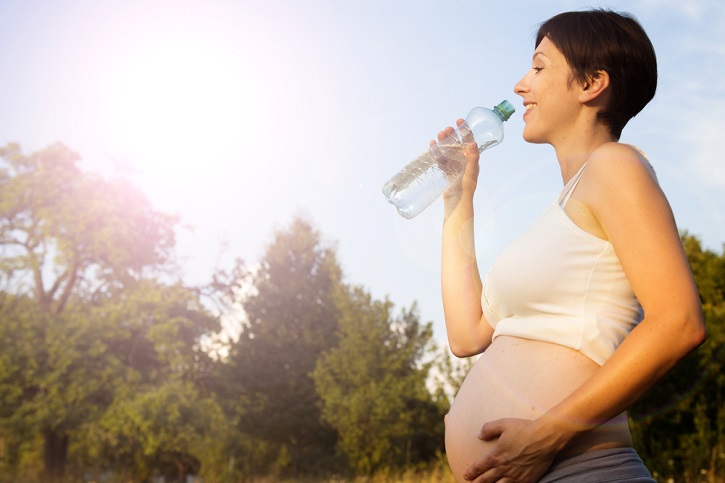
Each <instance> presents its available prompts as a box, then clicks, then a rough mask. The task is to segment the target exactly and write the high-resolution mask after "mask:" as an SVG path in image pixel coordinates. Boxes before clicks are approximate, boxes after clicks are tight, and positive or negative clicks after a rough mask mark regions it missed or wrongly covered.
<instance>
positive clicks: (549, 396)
mask: <svg viewBox="0 0 725 483" xmlns="http://www.w3.org/2000/svg"><path fill="white" fill-rule="evenodd" d="M598 368H599V365H598V364H597V363H595V362H594V361H592V360H591V359H589V358H588V357H586V356H584V355H583V354H581V353H580V352H578V351H576V350H573V349H570V348H568V347H564V346H560V345H556V344H551V343H548V342H539V341H533V340H527V339H520V338H518V337H508V336H501V337H497V338H496V340H495V341H494V342H493V343H492V344H491V345H490V346H489V347H488V349H486V351H485V352H484V353H483V354H482V355H481V357H480V358H479V359H478V361H476V364H475V365H474V366H473V368H472V369H471V371H470V372H469V373H468V376H466V380H465V381H464V382H463V385H462V386H461V388H460V390H459V391H458V394H457V395H456V398H455V400H454V401H453V404H452V406H451V410H450V412H449V413H448V415H447V417H446V453H447V456H448V463H449V465H450V467H451V470H452V471H453V474H454V476H455V478H456V481H464V480H463V472H464V471H465V470H466V468H468V466H469V465H470V464H471V463H473V462H474V461H475V460H477V459H478V458H480V457H481V456H484V455H485V454H486V452H487V450H488V449H490V448H491V447H492V446H493V444H494V442H484V441H481V440H480V439H478V434H479V432H480V430H481V426H483V424H484V423H486V422H488V421H494V420H496V419H501V418H521V419H536V418H537V417H538V416H540V415H541V414H543V413H545V412H546V411H548V410H549V409H550V408H552V407H554V406H555V405H557V404H558V403H559V402H560V401H562V400H563V399H564V398H566V397H567V396H568V395H569V394H571V393H572V392H574V390H576V389H577V388H578V387H579V386H581V385H582V384H583V383H584V381H586V380H587V379H588V378H589V377H590V376H591V375H592V374H593V373H594V371H596V370H597V369H598ZM631 445H632V439H631V435H630V432H629V425H628V422H627V415H626V413H622V414H620V415H619V416H617V417H615V418H613V419H612V420H610V421H609V422H607V423H605V424H603V425H601V426H599V427H598V428H597V429H594V430H591V431H589V432H587V433H585V434H584V435H582V436H580V437H578V438H577V439H576V441H573V442H572V443H570V444H569V445H568V446H567V447H566V448H565V449H564V450H563V451H562V453H561V454H560V455H559V457H562V456H566V455H574V454H580V453H584V452H587V451H593V450H597V449H604V448H617V447H626V446H631Z"/></svg>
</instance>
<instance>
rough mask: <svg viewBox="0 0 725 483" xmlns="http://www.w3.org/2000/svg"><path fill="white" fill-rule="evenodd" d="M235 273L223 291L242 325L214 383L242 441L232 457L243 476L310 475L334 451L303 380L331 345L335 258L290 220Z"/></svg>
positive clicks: (337, 280)
mask: <svg viewBox="0 0 725 483" xmlns="http://www.w3.org/2000/svg"><path fill="white" fill-rule="evenodd" d="M236 269H237V270H236V275H235V276H234V277H232V280H231V281H227V282H225V283H226V284H227V285H228V286H229V287H231V292H230V295H231V298H230V300H232V301H237V302H239V303H240V304H241V306H242V308H243V310H244V313H245V314H246V319H247V320H246V324H245V326H244V327H243V329H242V332H241V335H240V337H239V340H238V341H237V342H235V343H234V344H232V345H231V348H230V352H229V356H228V359H227V361H226V363H225V365H224V366H223V367H222V368H221V372H220V377H219V381H220V386H221V389H220V390H221V391H222V394H223V397H224V399H225V400H227V401H229V402H230V404H229V405H228V406H227V411H228V412H229V414H230V415H231V416H232V417H233V418H234V420H235V421H236V422H237V428H238V430H239V431H240V432H241V433H242V434H243V435H245V437H246V442H242V443H240V447H238V448H236V449H235V450H234V451H236V452H237V453H241V454H237V456H238V457H239V460H240V461H242V462H243V464H244V465H245V468H246V471H248V472H253V471H261V472H268V471H282V470H286V474H290V473H292V474H299V473H309V472H314V471H316V470H317V469H319V468H320V467H322V466H324V465H325V464H326V463H328V462H329V458H330V455H332V454H333V453H334V447H335V432H334V431H333V430H332V428H330V427H329V426H328V425H326V424H325V423H323V422H322V420H321V417H320V409H319V406H318V398H317V394H316V392H315V386H314V382H313V380H312V378H311V373H312V371H313V370H314V368H315V364H316V362H317V359H318V358H319V356H320V354H322V353H323V352H324V351H325V350H327V349H329V348H331V347H333V346H334V345H335V344H336V342H337V320H338V310H337V308H336V306H335V303H334V300H333V294H334V293H335V292H336V291H337V290H339V289H340V286H341V283H342V282H341V272H340V268H339V265H338V262H337V259H336V255H335V251H334V250H333V249H332V248H330V247H329V246H326V245H324V244H323V242H322V239H321V236H320V234H319V233H318V232H317V231H316V230H315V229H314V228H313V227H312V225H311V223H310V222H309V221H306V220H304V219H302V218H301V217H296V218H295V219H294V220H293V221H292V223H291V225H290V227H289V228H288V229H287V230H280V231H278V232H277V233H276V234H275V236H274V239H273V241H272V243H270V244H269V245H268V246H267V247H266V250H265V253H264V256H263V258H262V260H261V262H260V263H259V266H258V267H256V268H255V269H249V268H247V267H246V266H245V265H244V264H242V263H240V264H239V265H238V266H237V267H236Z"/></svg>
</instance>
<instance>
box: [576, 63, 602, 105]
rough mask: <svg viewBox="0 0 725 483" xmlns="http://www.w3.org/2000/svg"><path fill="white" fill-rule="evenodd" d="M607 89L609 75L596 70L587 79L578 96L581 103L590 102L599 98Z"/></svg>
mask: <svg viewBox="0 0 725 483" xmlns="http://www.w3.org/2000/svg"><path fill="white" fill-rule="evenodd" d="M608 88H609V74H608V73H607V71H605V70H598V71H597V72H596V73H595V74H594V75H592V76H590V77H589V78H588V79H587V82H586V83H585V84H584V85H583V86H582V90H581V92H580V94H579V100H580V101H581V102H591V101H593V100H594V99H596V98H597V97H599V96H601V95H602V94H604V93H605V92H607V89H608Z"/></svg>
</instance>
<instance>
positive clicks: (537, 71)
mask: <svg viewBox="0 0 725 483" xmlns="http://www.w3.org/2000/svg"><path fill="white" fill-rule="evenodd" d="M531 69H532V70H533V71H534V72H535V73H537V74H538V73H539V72H541V70H542V69H543V67H532V68H531Z"/></svg>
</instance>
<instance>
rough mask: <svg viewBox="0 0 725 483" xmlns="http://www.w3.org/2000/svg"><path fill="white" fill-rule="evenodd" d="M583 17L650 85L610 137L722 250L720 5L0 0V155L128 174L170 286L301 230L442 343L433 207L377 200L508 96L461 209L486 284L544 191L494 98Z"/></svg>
mask: <svg viewBox="0 0 725 483" xmlns="http://www.w3.org/2000/svg"><path fill="white" fill-rule="evenodd" d="M590 7H606V8H612V9H614V10H618V11H627V12H630V13H632V14H634V15H635V16H636V17H637V18H638V19H639V21H640V22H641V23H642V25H643V26H644V28H645V30H646V31H647V32H648V34H649V36H650V38H651V40H652V42H653V44H654V46H655V50H656V51H657V55H658V66H659V85H658V91H657V95H656V97H655V99H654V100H653V101H652V102H651V103H650V104H649V105H648V106H647V107H646V108H645V110H644V111H643V112H642V113H640V114H639V115H638V116H637V117H635V118H634V119H633V120H632V121H630V123H629V124H628V126H627V127H626V128H625V130H624V133H623V136H622V139H621V141H622V142H626V143H631V144H634V145H637V146H638V147H640V148H641V149H643V150H644V151H645V152H646V153H647V155H648V156H649V158H650V161H651V162H652V164H653V166H654V167H655V170H656V171H657V173H658V177H659V180H660V183H661V185H662V188H663V190H664V191H665V193H666V194H667V196H668V198H669V200H670V203H671V205H672V208H673V212H674V214H675V217H676V220H677V223H678V226H679V228H680V229H682V230H687V231H688V232H689V233H691V234H693V235H696V236H698V237H699V238H700V239H701V240H702V241H703V243H704V245H705V246H706V247H707V248H709V249H712V250H715V251H716V252H718V253H719V252H721V250H722V247H723V242H725V215H724V213H725V195H724V194H723V193H724V192H725V163H724V161H725V160H724V159H723V158H724V156H723V154H722V153H723V150H722V149H721V148H720V140H721V138H723V137H724V136H725V82H724V79H725V75H724V74H725V67H723V66H725V3H723V2H721V0H687V1H684V0H683V1H674V0H630V1H612V2H608V3H600V2H583V1H574V0H571V1H566V0H553V1H546V2H542V1H540V0H517V1H503V0H499V1H491V0H417V1H408V0H397V1H395V2H391V1H389V0H365V1H363V0H346V1H339V0H305V1H304V2H301V1H294V0H257V1H251V0H236V1H234V0H174V1H167V0H143V1H140V0H123V1H121V0H119V1H110V0H53V1H50V0H0V19H2V21H3V28H2V29H0V72H2V76H0V145H4V144H6V143H9V142H17V143H19V144H20V145H21V147H22V148H23V151H24V152H25V153H26V154H30V153H32V152H34V151H36V150H40V149H43V148H44V147H47V146H49V145H51V144H54V143H56V142H61V143H63V144H65V145H66V146H68V147H69V148H71V149H73V150H74V151H75V152H77V153H78V154H79V155H80V156H81V157H82V160H83V161H82V166H83V168H84V169H86V170H88V171H93V172H98V173H101V174H104V175H105V176H108V177H123V178H126V179H130V180H131V181H132V182H133V183H134V184H136V186H138V187H139V188H140V189H141V190H142V191H143V192H144V193H145V194H146V195H147V196H148V198H149V199H150V200H151V202H152V204H153V206H154V207H155V208H156V209H158V210H160V211H163V212H166V213H171V214H176V215H178V216H179V217H180V218H181V222H182V225H183V227H182V228H181V229H180V231H179V233H178V241H177V253H178V256H179V258H180V262H181V267H182V269H183V273H184V278H185V280H186V281H188V282H189V283H204V282H207V281H209V279H210V276H211V273H212V271H213V270H214V269H215V268H216V267H229V266H230V265H231V263H232V262H233V260H234V259H237V258H239V259H242V260H244V261H245V262H246V263H247V264H250V265H251V264H254V263H256V262H257V261H258V260H260V259H261V257H262V256H263V253H264V248H265V245H266V244H268V243H270V242H271V240H272V238H273V236H274V232H275V231H276V230H279V229H285V228H286V227H287V226H288V225H289V223H290V222H291V220H292V219H293V217H294V216H296V215H302V216H305V217H307V218H308V219H310V220H311V221H312V223H313V224H314V226H315V227H316V228H317V229H318V230H319V231H320V233H321V234H322V236H323V239H324V240H325V243H328V244H331V245H334V246H335V247H336V249H337V255H338V259H339V261H340V263H341V265H342V269H343V272H344V275H345V280H346V282H348V283H351V284H356V285H362V286H363V287H365V288H366V289H367V290H368V291H370V292H371V293H372V294H373V296H374V297H376V298H378V299H382V298H385V297H388V298H389V299H390V300H391V301H392V302H393V303H394V304H395V305H396V307H397V308H398V309H401V308H403V307H410V305H411V304H412V303H414V302H417V304H418V308H419V312H420V316H421V320H422V321H424V322H428V321H430V322H432V323H433V327H434V333H435V337H436V339H438V340H440V341H441V342H444V341H445V325H444V321H443V309H442V304H441V297H440V248H441V243H440V238H441V225H442V202H441V201H440V200H438V201H437V202H435V203H434V204H433V205H431V206H430V207H429V208H428V209H427V210H426V211H424V212H423V213H422V214H420V215H419V216H418V217H416V218H414V219H412V220H406V219H404V218H402V217H400V216H399V215H398V214H397V212H396V211H395V209H394V207H393V206H392V205H390V204H388V203H387V202H386V200H385V199H384V197H383V195H382V193H381V187H382V185H383V184H384V183H385V181H386V180H387V179H388V178H390V177H391V176H392V175H393V174H395V173H396V172H397V171H398V170H399V169H400V168H402V167H403V166H404V165H405V164H407V163H408V162H409V161H411V160H412V159H413V158H415V157H416V156H417V155H418V154H419V153H420V152H422V151H423V150H425V149H426V148H427V146H428V142H429V140H430V139H433V138H434V137H435V136H436V133H437V132H438V131H440V130H441V129H442V128H444V127H445V126H448V125H453V124H454V122H455V120H456V119H457V118H460V117H465V116H466V114H467V113H468V112H469V111H470V110H471V109H472V108H473V107H476V106H483V107H489V108H490V107H493V106H494V105H495V104H498V103H499V102H501V101H502V100H504V99H509V100H510V101H511V102H512V103H513V104H514V106H515V107H516V108H517V113H515V114H514V115H513V117H512V118H511V120H509V121H508V122H507V123H506V124H505V139H504V141H503V143H501V145H499V146H497V147H495V148H494V149H491V150H490V151H486V152H485V153H484V155H483V156H482V158H481V174H480V178H479V187H478V191H477V193H476V200H475V210H476V221H475V230H476V249H477V256H478V263H479V268H480V271H481V273H482V275H485V273H486V272H487V271H488V268H489V267H490V265H491V263H492V262H493V260H494V258H495V256H496V254H497V253H498V252H499V251H500V250H501V249H502V247H503V246H505V244H506V243H507V242H508V241H510V240H511V239H512V238H514V237H515V236H517V235H518V234H519V233H521V231H523V230H524V229H525V228H526V227H527V225H528V224H529V223H530V222H531V221H533V219H534V218H535V217H536V216H537V215H538V214H539V212H541V211H542V210H543V208H544V207H545V206H546V205H547V204H548V203H550V202H551V200H552V199H553V197H554V196H555V195H556V194H557V193H558V192H559V190H560V189H561V185H562V180H561V175H560V172H559V168H558V164H557V162H556V159H555V157H554V152H553V149H552V148H551V147H550V146H545V145H530V144H527V143H526V142H524V141H523V139H522V138H521V132H522V129H523V121H522V120H521V114H522V113H523V106H522V104H521V99H520V98H519V96H517V95H515V94H514V93H513V86H514V84H515V83H516V82H517V81H518V80H519V79H520V78H521V77H522V76H523V75H524V74H525V73H526V71H527V70H528V69H529V68H530V61H531V54H532V52H533V49H534V45H533V36H534V34H535V32H536V29H537V26H538V25H539V24H540V23H541V22H542V21H544V20H546V19H547V18H549V17H551V16H553V15H555V14H557V13H560V12H563V11H568V10H581V9H585V8H590ZM656 242H657V240H652V243H656Z"/></svg>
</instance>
